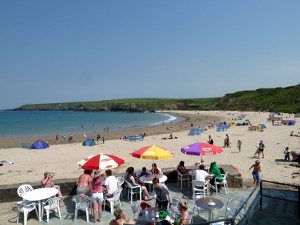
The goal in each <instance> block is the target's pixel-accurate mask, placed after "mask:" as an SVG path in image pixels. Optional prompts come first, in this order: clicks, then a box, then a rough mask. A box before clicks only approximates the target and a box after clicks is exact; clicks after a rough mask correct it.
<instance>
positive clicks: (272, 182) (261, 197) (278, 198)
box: [259, 180, 300, 218]
mask: <svg viewBox="0 0 300 225" xmlns="http://www.w3.org/2000/svg"><path fill="white" fill-rule="evenodd" d="M263 183H269V184H275V185H280V186H283V187H292V188H294V189H297V192H298V199H297V200H296V201H295V200H291V199H287V198H280V197H275V196H271V195H266V194H264V193H263ZM259 186H260V199H259V209H260V210H262V204H263V197H266V198H272V199H277V200H281V201H287V202H294V203H297V207H298V218H300V186H298V185H292V184H285V183H280V182H274V181H268V180H261V182H260V184H259Z"/></svg>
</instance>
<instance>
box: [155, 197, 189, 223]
mask: <svg viewBox="0 0 300 225" xmlns="http://www.w3.org/2000/svg"><path fill="white" fill-rule="evenodd" d="M187 210H188V206H187V202H186V201H183V202H180V203H179V205H178V211H179V212H180V215H179V216H178V217H177V218H176V220H175V221H174V223H172V222H171V221H168V220H163V221H162V222H161V223H160V225H186V224H189V223H190V215H189V213H188V211H187Z"/></svg>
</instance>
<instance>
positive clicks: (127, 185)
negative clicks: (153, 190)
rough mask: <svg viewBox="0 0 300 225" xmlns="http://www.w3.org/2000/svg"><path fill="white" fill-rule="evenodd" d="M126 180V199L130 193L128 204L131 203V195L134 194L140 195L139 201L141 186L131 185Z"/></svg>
mask: <svg viewBox="0 0 300 225" xmlns="http://www.w3.org/2000/svg"><path fill="white" fill-rule="evenodd" d="M125 182H126V188H127V189H128V199H129V195H130V204H132V196H133V195H134V194H139V195H140V202H141V201H142V187H141V186H133V185H132V184H131V183H130V182H128V181H127V180H125ZM134 189H135V190H138V191H133V190H134Z"/></svg>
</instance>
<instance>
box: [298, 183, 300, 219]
mask: <svg viewBox="0 0 300 225" xmlns="http://www.w3.org/2000/svg"><path fill="white" fill-rule="evenodd" d="M298 218H300V186H298Z"/></svg>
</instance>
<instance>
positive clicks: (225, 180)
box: [215, 172, 228, 195]
mask: <svg viewBox="0 0 300 225" xmlns="http://www.w3.org/2000/svg"><path fill="white" fill-rule="evenodd" d="M227 175H228V172H226V173H225V174H222V176H223V178H218V177H215V188H216V193H218V185H223V186H224V190H225V194H226V195H227V189H228V184H227V179H226V177H227ZM220 180H221V181H220Z"/></svg>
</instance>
